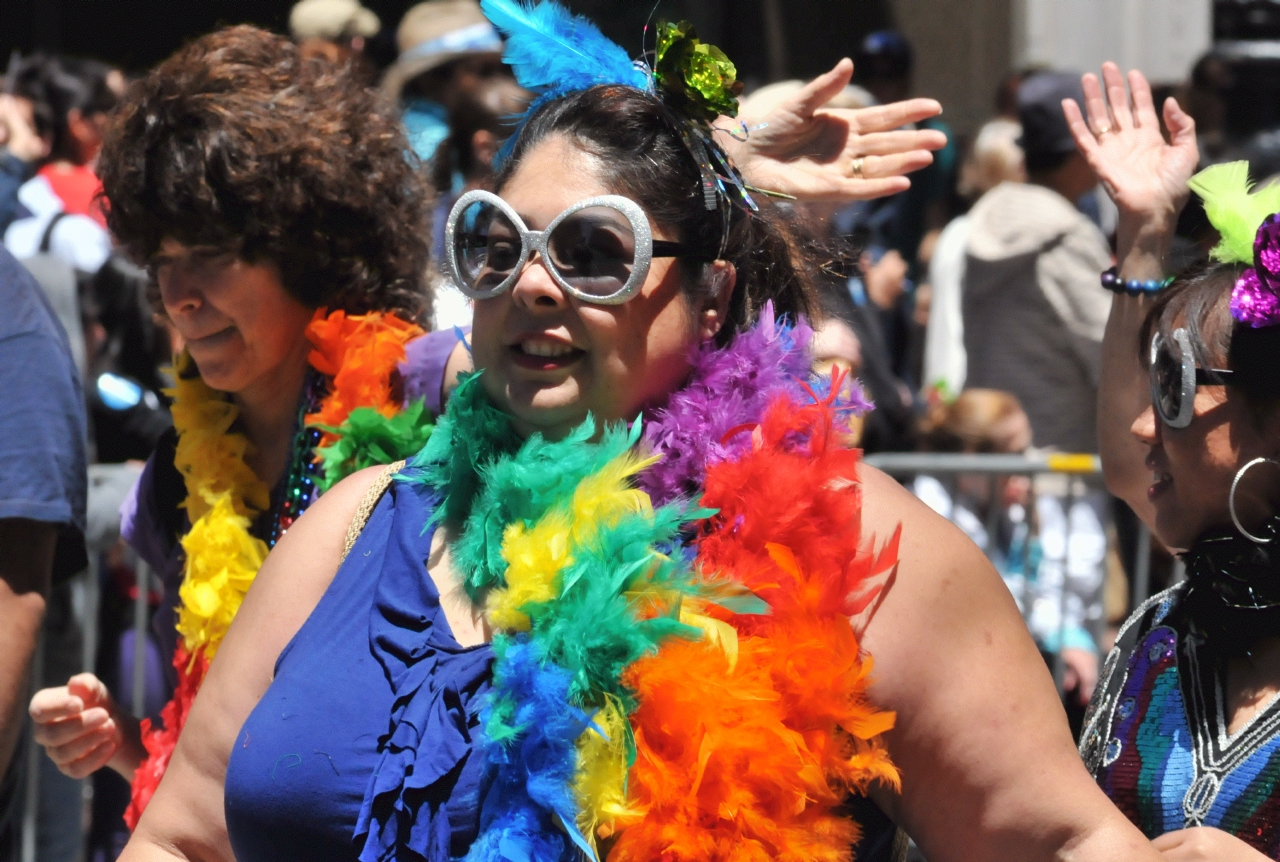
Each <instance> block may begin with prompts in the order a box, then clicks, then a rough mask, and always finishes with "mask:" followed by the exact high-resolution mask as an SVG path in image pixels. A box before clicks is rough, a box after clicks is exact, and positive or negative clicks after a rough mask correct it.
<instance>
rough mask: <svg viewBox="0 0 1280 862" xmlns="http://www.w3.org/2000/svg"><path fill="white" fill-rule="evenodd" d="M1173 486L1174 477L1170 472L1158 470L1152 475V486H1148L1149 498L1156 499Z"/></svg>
mask: <svg viewBox="0 0 1280 862" xmlns="http://www.w3.org/2000/svg"><path fill="white" fill-rule="evenodd" d="M1172 486H1173V477H1172V476H1170V475H1169V474H1168V473H1161V472H1156V473H1154V475H1153V476H1152V482H1151V487H1149V488H1147V499H1148V500H1155V499H1156V498H1157V497H1159V496H1160V495H1161V494H1163V493H1164V492H1165V491H1167V490H1169V488H1170V487H1172Z"/></svg>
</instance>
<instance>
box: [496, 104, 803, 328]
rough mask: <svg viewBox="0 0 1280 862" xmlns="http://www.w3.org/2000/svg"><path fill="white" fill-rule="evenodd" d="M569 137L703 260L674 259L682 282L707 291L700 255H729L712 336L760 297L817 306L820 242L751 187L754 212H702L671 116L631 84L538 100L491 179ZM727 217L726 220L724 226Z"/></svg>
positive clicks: (501, 181)
mask: <svg viewBox="0 0 1280 862" xmlns="http://www.w3.org/2000/svg"><path fill="white" fill-rule="evenodd" d="M556 134H561V135H568V136H570V137H572V138H574V139H576V140H577V141H578V142H579V143H580V144H581V145H582V146H583V147H584V148H585V149H586V150H587V151H588V152H590V153H592V154H593V155H596V156H598V157H599V158H600V160H601V162H602V163H603V164H604V170H605V176H604V180H605V182H606V183H607V184H609V185H610V186H612V187H613V188H615V189H617V190H618V191H619V193H620V194H623V195H626V196H627V197H629V198H631V199H633V200H634V201H636V203H638V204H640V206H641V207H643V208H644V210H645V212H646V213H648V214H649V216H650V217H651V218H652V219H654V220H655V221H657V222H659V223H662V224H666V225H669V226H671V227H673V228H675V229H676V231H677V236H678V239H679V241H680V242H681V243H683V244H685V245H688V246H691V247H692V248H694V249H696V250H697V251H699V252H701V253H702V255H703V257H702V258H701V259H694V258H681V260H680V263H681V265H682V266H683V267H684V269H685V273H686V276H687V277H686V278H685V279H684V282H685V289H686V292H687V293H690V294H691V295H692V296H693V297H694V298H695V299H705V298H706V297H705V296H704V295H702V294H704V293H705V292H706V291H707V290H708V287H709V286H710V284H709V280H708V279H706V278H704V274H705V269H706V267H708V266H709V264H708V263H707V262H706V261H708V260H712V259H716V258H719V259H722V260H726V261H728V262H730V263H732V264H733V265H734V268H735V269H736V270H737V273H738V280H737V283H736V285H735V286H734V290H733V295H732V296H731V297H730V300H729V313H728V319H727V321H726V324H727V325H726V326H724V327H723V328H722V329H721V330H720V332H719V333H718V334H717V336H716V340H717V342H719V343H720V344H722V345H723V344H725V343H727V342H728V341H729V340H730V339H731V338H732V337H733V335H734V333H736V332H738V331H739V330H742V329H744V328H746V327H749V326H751V325H752V324H753V323H754V322H755V320H756V318H757V316H758V315H759V313H760V309H761V307H762V306H763V305H764V304H765V302H767V301H770V300H772V302H773V304H774V308H775V310H776V311H777V312H778V313H779V314H786V315H788V316H789V317H791V318H792V319H795V318H796V317H797V316H799V315H804V316H805V317H808V318H810V319H812V318H813V316H814V315H815V314H817V313H818V312H819V306H818V303H817V301H816V279H817V277H818V274H819V272H820V270H821V263H820V260H819V257H818V256H817V254H816V252H817V247H816V245H815V244H814V243H813V241H812V237H811V235H810V234H809V232H808V231H806V230H805V229H804V228H803V227H802V226H801V224H800V222H799V220H798V219H797V218H796V217H795V215H794V214H793V213H790V212H788V211H786V210H784V209H783V208H781V207H778V206H774V205H773V204H772V203H771V202H770V201H769V200H768V199H766V198H764V196H763V195H756V196H755V197H756V202H757V204H758V205H759V207H760V210H759V212H754V213H753V212H747V211H746V210H743V209H741V208H739V207H736V206H734V207H731V208H730V209H729V210H728V213H727V215H726V213H724V212H722V211H720V210H708V209H707V208H706V205H705V204H704V202H703V195H702V185H701V177H700V175H699V172H698V166H697V163H696V162H694V160H693V156H692V155H691V154H690V152H689V148H688V147H686V146H685V145H684V143H683V141H682V140H681V136H680V130H679V127H678V125H677V121H676V120H675V119H674V118H673V117H672V116H671V114H670V112H669V111H668V110H667V108H666V107H665V106H663V104H662V103H661V102H660V101H659V100H658V99H657V98H656V97H654V96H653V95H651V94H649V93H644V92H642V91H640V90H636V89H633V88H631V87H621V86H614V85H604V86H598V87H592V88H591V89H589V90H584V91H582V92H579V93H574V94H572V95H570V96H566V97H565V98H563V99H557V100H555V101H552V102H549V103H547V104H546V105H545V106H543V107H541V108H539V109H538V110H537V111H536V112H535V113H534V115H533V116H532V117H531V118H530V119H529V121H528V123H527V124H526V125H525V127H524V128H523V129H522V130H521V132H520V135H519V137H518V138H517V139H516V141H515V144H514V145H513V147H512V150H511V154H510V156H509V157H508V158H507V160H506V162H505V163H504V164H503V165H502V169H501V170H500V171H499V173H498V176H497V177H496V179H495V186H496V187H497V188H498V189H499V190H501V189H502V187H503V185H505V184H506V183H507V182H508V181H509V180H510V179H511V177H512V175H513V174H514V173H515V170H516V168H517V167H518V166H519V164H520V161H521V159H523V158H524V156H525V155H527V154H528V153H529V151H530V150H532V149H533V148H534V147H535V146H536V145H537V144H538V143H539V142H541V141H542V140H544V139H546V138H547V137H549V136H551V135H556ZM726 221H727V225H726Z"/></svg>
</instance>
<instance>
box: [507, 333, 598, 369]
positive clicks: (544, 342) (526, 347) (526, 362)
mask: <svg viewBox="0 0 1280 862" xmlns="http://www.w3.org/2000/svg"><path fill="white" fill-rule="evenodd" d="M507 349H508V350H509V351H510V353H511V358H512V361H513V362H514V363H515V364H516V365H517V366H519V367H520V368H524V369H527V370H529V371H557V370H559V369H562V368H566V367H568V366H570V365H572V364H573V363H575V362H577V361H578V360H579V359H581V358H582V357H583V356H585V355H586V351H583V350H579V349H578V348H576V347H574V346H573V345H572V344H568V343H566V342H564V341H561V340H559V339H555V338H525V339H522V340H520V341H518V342H516V343H515V344H513V345H511V346H510V347H509V348H507Z"/></svg>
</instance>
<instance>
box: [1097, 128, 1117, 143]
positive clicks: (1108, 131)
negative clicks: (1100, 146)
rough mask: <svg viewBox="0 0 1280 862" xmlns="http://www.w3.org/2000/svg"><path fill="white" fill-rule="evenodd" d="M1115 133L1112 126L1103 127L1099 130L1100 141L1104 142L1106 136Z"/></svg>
mask: <svg viewBox="0 0 1280 862" xmlns="http://www.w3.org/2000/svg"><path fill="white" fill-rule="evenodd" d="M1114 132H1115V129H1113V128H1111V127H1110V126H1103V127H1102V128H1101V129H1098V140H1102V139H1103V138H1104V137H1105V136H1107V135H1110V134H1113V133H1114Z"/></svg>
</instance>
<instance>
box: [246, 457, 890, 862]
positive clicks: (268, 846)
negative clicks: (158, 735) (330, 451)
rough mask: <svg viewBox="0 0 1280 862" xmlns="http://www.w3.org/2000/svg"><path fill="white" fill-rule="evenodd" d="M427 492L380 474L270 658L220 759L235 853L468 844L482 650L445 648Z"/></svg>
mask: <svg viewBox="0 0 1280 862" xmlns="http://www.w3.org/2000/svg"><path fill="white" fill-rule="evenodd" d="M437 502H438V501H437V498H436V496H435V495H434V494H433V493H432V492H430V491H428V490H426V489H425V488H424V487H423V486H420V485H413V486H410V485H404V484H401V483H398V482H393V483H392V484H391V487H390V488H389V489H388V490H387V492H386V494H385V495H384V496H383V497H382V499H381V501H379V503H378V505H377V507H376V508H375V509H374V511H373V513H372V515H371V516H370V518H369V521H368V523H367V524H366V526H365V528H364V530H363V532H362V533H361V534H360V538H359V539H358V540H357V541H356V543H355V546H354V547H353V548H352V549H351V553H350V554H349V555H348V556H347V559H346V560H345V561H344V562H343V564H342V565H341V567H339V569H338V572H337V574H336V575H335V576H334V579H333V583H332V584H330V586H329V589H328V590H327V591H326V592H325V594H324V596H323V597H322V598H321V599H320V602H319V604H317V605H316V608H315V610H314V611H313V612H312V613H311V616H310V617H308V618H307V621H306V622H305V623H304V624H303V625H302V628H301V629H299V631H298V633H297V635H295V636H294V638H293V640H292V641H290V643H289V645H288V646H286V647H285V649H284V651H283V652H282V653H281V654H280V658H279V660H278V661H277V662H276V669H275V679H274V681H273V682H272V683H271V686H270V687H269V688H268V689H267V691H266V694H264V695H263V697H262V700H261V701H260V702H259V703H258V706H257V707H256V708H255V709H254V710H253V712H252V713H250V715H249V718H248V719H247V720H246V721H245V723H244V727H243V728H241V730H240V735H239V736H238V737H237V738H236V743H235V747H234V749H233V750H232V752H231V759H230V761H229V763H228V764H227V777H226V791H225V794H226V795H225V808H226V818H227V832H228V834H229V836H230V838H231V846H232V849H233V850H234V851H235V856H236V859H237V860H238V862H295V860H296V862H352V860H357V859H359V860H361V862H391V860H396V862H402V860H403V862H408V860H412V862H421V860H427V862H449V860H451V859H458V858H460V857H462V856H464V855H466V852H467V850H468V849H469V848H470V846H471V844H472V843H473V842H474V841H475V838H476V836H477V834H478V832H479V826H480V809H481V803H482V801H483V798H484V795H485V792H486V790H487V788H488V786H489V777H488V775H487V773H486V769H485V765H484V764H483V763H482V762H481V758H480V757H479V756H476V755H475V753H474V752H473V751H472V744H473V740H474V739H475V737H476V736H477V735H478V733H479V729H480V728H479V718H478V712H479V701H478V698H479V697H480V695H482V694H484V693H485V692H487V691H488V690H489V688H490V668H491V665H492V662H493V652H492V648H491V647H490V646H489V645H488V644H483V645H480V646H476V647H471V648H463V647H461V646H459V644H458V643H457V641H455V640H454V637H453V634H452V632H451V631H450V629H449V624H448V622H447V621H446V620H445V616H444V612H443V610H441V608H440V596H439V593H438V592H437V591H436V588H435V585H434V583H433V582H432V580H431V578H430V577H428V576H427V572H426V560H427V556H428V554H429V551H430V547H431V537H432V533H433V531H431V530H428V531H426V532H423V525H424V524H426V522H427V519H428V518H429V517H430V516H431V513H432V512H433V511H434V510H435V507H436V504H437ZM849 813H850V815H851V816H853V817H854V819H856V820H857V821H858V822H859V823H860V824H861V826H862V840H861V842H860V843H859V846H858V847H857V848H856V856H855V858H856V859H857V860H858V862H882V860H890V859H892V858H893V855H892V851H891V848H892V846H893V837H894V832H895V828H894V825H893V823H892V822H891V821H889V819H888V818H887V817H885V816H884V814H882V813H881V812H880V810H879V809H878V808H876V806H875V805H874V804H873V803H872V802H871V801H870V800H868V799H863V798H858V799H853V800H850V808H849Z"/></svg>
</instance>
